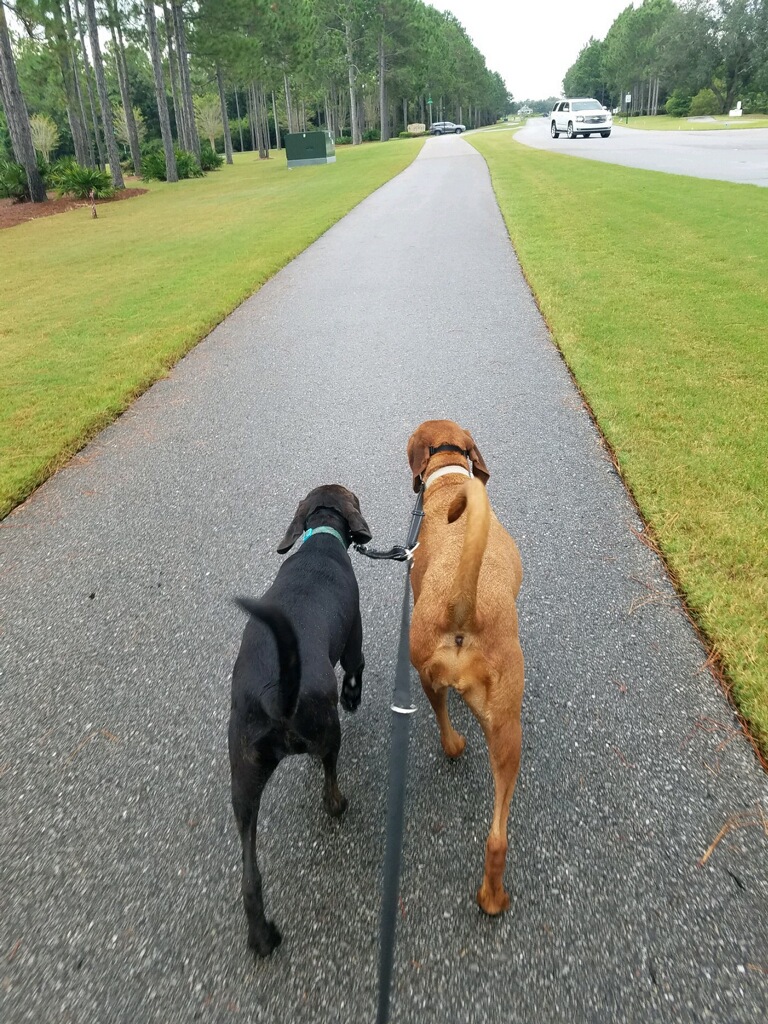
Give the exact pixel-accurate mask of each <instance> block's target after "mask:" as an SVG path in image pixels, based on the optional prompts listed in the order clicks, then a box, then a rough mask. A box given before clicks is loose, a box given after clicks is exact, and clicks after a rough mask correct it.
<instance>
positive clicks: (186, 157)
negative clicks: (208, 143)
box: [163, 149, 205, 181]
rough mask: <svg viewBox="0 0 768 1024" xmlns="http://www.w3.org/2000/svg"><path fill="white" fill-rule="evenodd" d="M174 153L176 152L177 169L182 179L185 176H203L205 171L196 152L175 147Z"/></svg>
mask: <svg viewBox="0 0 768 1024" xmlns="http://www.w3.org/2000/svg"><path fill="white" fill-rule="evenodd" d="M174 153H175V154H176V170H177V171H178V174H179V180H180V181H181V180H182V179H184V178H202V176H203V174H204V173H205V172H204V171H203V169H202V167H201V166H200V164H199V163H198V162H197V157H196V156H195V154H194V153H188V152H187V151H186V150H185V149H175V150H174ZM163 162H165V161H163Z"/></svg>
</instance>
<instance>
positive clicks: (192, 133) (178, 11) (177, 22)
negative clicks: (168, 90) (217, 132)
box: [171, 0, 200, 161]
mask: <svg viewBox="0 0 768 1024" xmlns="http://www.w3.org/2000/svg"><path fill="white" fill-rule="evenodd" d="M182 7H183V0H172V3H171V10H172V13H173V24H174V28H175V30H176V59H177V60H178V62H179V79H180V80H181V105H182V107H183V109H184V117H185V120H186V122H187V132H188V134H189V138H188V140H187V141H188V142H189V144H190V147H191V148H190V152H191V153H194V155H195V156H196V157H197V159H198V161H199V160H200V137H199V136H198V134H197V126H196V124H195V105H194V103H193V102H192V80H191V78H190V77H189V60H188V58H187V34H186V29H185V28H184V11H183V9H182Z"/></svg>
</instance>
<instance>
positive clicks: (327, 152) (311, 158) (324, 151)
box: [285, 132, 336, 167]
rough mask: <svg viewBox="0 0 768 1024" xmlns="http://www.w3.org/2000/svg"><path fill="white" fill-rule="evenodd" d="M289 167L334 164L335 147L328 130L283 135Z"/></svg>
mask: <svg viewBox="0 0 768 1024" xmlns="http://www.w3.org/2000/svg"><path fill="white" fill-rule="evenodd" d="M285 155H286V156H287V158H288V166H289V167H309V166H310V165H312V164H335V163H336V147H335V145H334V144H333V136H332V135H331V133H330V132H291V133H290V134H289V135H286V136H285Z"/></svg>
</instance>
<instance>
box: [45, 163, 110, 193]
mask: <svg viewBox="0 0 768 1024" xmlns="http://www.w3.org/2000/svg"><path fill="white" fill-rule="evenodd" d="M48 180H49V182H50V183H51V185H53V187H54V188H55V189H56V191H57V193H58V194H59V195H60V196H73V197H74V198H75V199H88V198H89V197H90V195H91V192H93V195H94V198H95V199H110V198H111V197H112V196H113V195H114V194H115V186H114V185H113V184H112V177H111V175H110V174H109V172H108V171H100V170H99V169H98V168H97V167H81V165H80V164H79V163H77V161H76V160H73V159H72V158H71V157H69V158H67V157H65V158H64V159H63V160H58V161H57V162H56V164H54V166H53V167H52V168H51V171H50V173H49V176H48Z"/></svg>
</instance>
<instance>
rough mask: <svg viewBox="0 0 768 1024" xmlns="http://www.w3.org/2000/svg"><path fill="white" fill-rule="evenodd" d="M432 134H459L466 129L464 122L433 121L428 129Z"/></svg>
mask: <svg viewBox="0 0 768 1024" xmlns="http://www.w3.org/2000/svg"><path fill="white" fill-rule="evenodd" d="M429 130H430V132H431V134H432V135H450V134H451V133H453V134H454V135H461V133H462V132H465V131H466V130H467V126H466V125H465V124H454V123H453V121H435V123H434V124H433V125H432V127H431V128H430V129H429Z"/></svg>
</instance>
